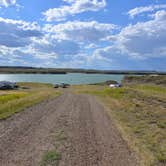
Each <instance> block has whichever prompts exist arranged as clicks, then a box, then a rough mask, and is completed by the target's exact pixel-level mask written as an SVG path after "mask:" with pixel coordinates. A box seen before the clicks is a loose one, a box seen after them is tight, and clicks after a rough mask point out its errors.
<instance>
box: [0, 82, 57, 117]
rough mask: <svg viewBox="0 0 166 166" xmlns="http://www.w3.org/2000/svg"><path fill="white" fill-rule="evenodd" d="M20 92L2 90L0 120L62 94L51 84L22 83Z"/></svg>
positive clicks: (0, 92)
mask: <svg viewBox="0 0 166 166" xmlns="http://www.w3.org/2000/svg"><path fill="white" fill-rule="evenodd" d="M19 86H20V87H21V88H20V89H19V90H5V91H4V90H0V119H5V118H7V117H9V116H11V115H13V114H15V113H17V112H20V111H22V110H24V109H25V108H27V107H30V106H32V105H34V104H37V103H39V102H41V101H43V100H44V99H47V98H51V97H54V96H57V95H59V94H60V91H58V90H54V89H53V88H52V86H51V85H50V84H39V83H20V84H19Z"/></svg>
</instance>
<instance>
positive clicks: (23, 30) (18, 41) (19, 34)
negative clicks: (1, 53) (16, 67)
mask: <svg viewBox="0 0 166 166" xmlns="http://www.w3.org/2000/svg"><path fill="white" fill-rule="evenodd" d="M40 36H42V33H41V32H40V27H39V26H38V25H37V24H36V23H35V22H33V23H29V22H25V21H22V20H12V19H4V18H2V17H0V45H2V46H6V47H24V46H26V45H29V43H30V40H31V38H33V37H40Z"/></svg>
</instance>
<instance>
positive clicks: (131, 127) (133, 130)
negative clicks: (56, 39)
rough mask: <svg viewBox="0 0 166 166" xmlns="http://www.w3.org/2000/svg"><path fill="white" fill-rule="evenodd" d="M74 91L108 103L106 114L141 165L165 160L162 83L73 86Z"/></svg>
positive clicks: (165, 125)
mask: <svg viewBox="0 0 166 166" xmlns="http://www.w3.org/2000/svg"><path fill="white" fill-rule="evenodd" d="M73 90H74V91H75V92H76V93H86V94H92V95H95V96H97V97H98V99H99V100H101V101H102V102H103V103H104V104H105V105H106V106H107V107H109V108H110V109H109V111H108V114H109V115H110V116H111V118H112V119H113V121H114V123H115V124H116V126H117V127H118V129H119V130H120V132H121V133H122V136H123V138H124V139H125V140H126V141H127V142H128V144H129V146H130V147H131V148H132V149H133V150H134V151H136V153H137V154H138V156H139V157H140V164H141V165H142V166H145V165H146V166H150V165H153V166H156V165H158V164H160V163H164V164H165V163H166V111H165V101H166V93H165V90H166V88H165V87H162V86H154V85H134V86H126V87H123V88H117V89H110V88H108V87H106V86H105V87H103V86H102V87H101V86H97V85H96V86H95V85H93V86H90V85H89V86H88V85H87V86H73Z"/></svg>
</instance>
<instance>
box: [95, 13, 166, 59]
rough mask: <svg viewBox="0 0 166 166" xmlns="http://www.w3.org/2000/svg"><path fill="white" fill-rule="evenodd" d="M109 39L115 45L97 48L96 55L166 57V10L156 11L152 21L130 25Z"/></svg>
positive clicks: (141, 57) (144, 57) (143, 57)
mask: <svg viewBox="0 0 166 166" xmlns="http://www.w3.org/2000/svg"><path fill="white" fill-rule="evenodd" d="M109 39H110V41H111V42H113V45H111V46H107V47H105V48H102V49H97V50H96V51H95V52H94V55H95V56H99V55H102V56H104V57H107V58H108V57H110V58H111V57H112V56H116V55H125V56H126V55H128V56H130V57H132V58H137V59H138V58H139V59H146V58H154V57H165V56H166V11H164V10H161V11H158V12H156V13H155V14H154V16H153V19H152V20H150V21H146V22H140V23H137V24H135V25H129V26H127V27H125V28H123V29H122V30H121V32H120V33H119V34H117V35H114V36H112V37H111V38H109ZM109 39H108V40H109Z"/></svg>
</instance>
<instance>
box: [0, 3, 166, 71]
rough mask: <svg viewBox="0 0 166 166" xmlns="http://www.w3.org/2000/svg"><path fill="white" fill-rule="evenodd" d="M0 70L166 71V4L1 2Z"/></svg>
mask: <svg viewBox="0 0 166 166" xmlns="http://www.w3.org/2000/svg"><path fill="white" fill-rule="evenodd" d="M0 65H5V66H6V65H8V66H15V65H16V66H35V67H56V68H91V69H108V70H122V69H124V70H160V71H166V2H165V0H118V1H117V0H47V1H41V0H35V1H34V0H28V1H23V0H0Z"/></svg>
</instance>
